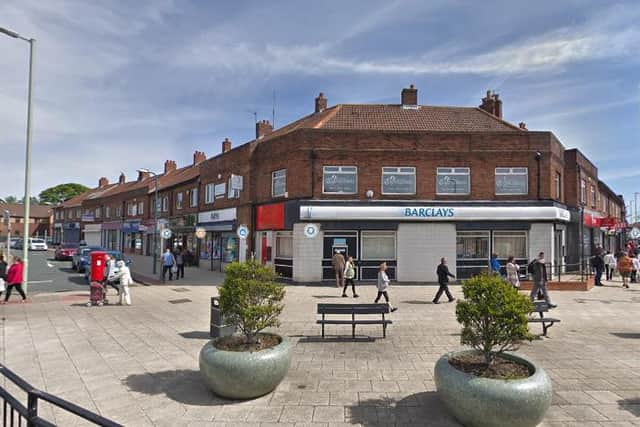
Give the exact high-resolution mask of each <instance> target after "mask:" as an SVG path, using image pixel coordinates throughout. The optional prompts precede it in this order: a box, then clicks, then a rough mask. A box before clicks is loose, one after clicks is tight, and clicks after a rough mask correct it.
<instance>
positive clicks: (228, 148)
mask: <svg viewBox="0 0 640 427" xmlns="http://www.w3.org/2000/svg"><path fill="white" fill-rule="evenodd" d="M227 151H231V141H229V138H225V139H224V141H222V152H223V153H226V152H227Z"/></svg>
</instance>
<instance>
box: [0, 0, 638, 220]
mask: <svg viewBox="0 0 640 427" xmlns="http://www.w3.org/2000/svg"><path fill="white" fill-rule="evenodd" d="M516 3H518V4H516ZM638 22H640V2H637V1H629V2H613V1H589V0H563V1H557V0H554V1H546V0H542V1H536V2H528V1H526V2H525V1H522V2H514V1H512V0H507V1H489V0H486V1H483V2H466V1H456V0H443V1H438V0H430V1H428V2H425V1H422V0H415V1H413V0H407V1H393V0H383V1H374V0H367V1H346V0H341V1H322V2H299V1H276V2H265V1H242V0H236V1H234V2H226V1H205V0H193V1H187V0H175V1H172V0H136V1H135V2H133V1H129V0H122V1H118V0H110V1H106V0H102V1H93V2H87V1H73V0H46V1H42V0H3V1H1V2H0V26H3V27H6V28H10V29H12V30H14V31H16V32H19V33H20V34H22V35H24V36H26V37H33V38H35V39H37V45H36V59H35V72H34V79H35V80H34V82H35V84H34V132H33V144H32V186H31V189H32V194H37V193H39V192H40V191H41V190H43V189H45V188H47V187H49V186H52V185H56V184H59V183H64V182H79V183H82V184H85V185H87V186H90V187H95V186H96V185H97V182H98V179H99V178H100V177H101V176H106V177H107V178H109V180H110V181H112V182H113V181H116V180H117V177H118V175H119V174H120V172H124V173H125V175H126V176H127V177H128V178H129V179H135V178H136V175H137V173H136V170H137V169H138V168H149V169H151V170H157V171H162V168H163V164H164V161H165V160H167V159H172V160H175V161H177V163H178V165H179V167H180V166H185V165H187V164H189V163H190V162H191V161H192V158H193V152H194V151H196V150H201V151H204V152H205V153H206V155H207V156H208V157H210V156H213V155H216V154H218V153H219V152H220V150H221V141H222V140H223V139H224V138H225V137H228V138H229V139H231V140H232V141H233V144H234V146H236V145H239V144H242V143H245V142H247V141H249V140H251V139H253V137H254V135H255V125H254V123H255V121H254V117H256V116H257V118H258V119H259V120H262V119H268V120H271V119H272V114H273V106H274V104H275V125H276V127H280V126H283V125H284V124H286V123H288V122H291V121H293V120H295V119H297V118H299V117H301V116H303V115H306V114H309V113H311V112H312V111H313V106H314V97H315V96H317V95H318V93H319V92H324V93H325V96H326V97H327V98H328V100H329V105H335V104H338V103H390V104H393V103H399V97H400V90H401V89H402V87H406V86H408V85H409V84H410V83H413V84H415V85H416V87H417V88H418V90H419V92H418V94H419V103H420V104H423V105H456V106H477V105H479V104H480V99H481V98H482V97H483V96H484V93H485V92H486V90H488V89H491V90H494V91H496V92H498V93H499V94H500V97H501V99H502V100H503V114H504V118H505V119H506V120H508V121H511V122H512V123H518V122H521V121H523V122H526V124H527V127H528V128H529V129H531V130H549V131H552V132H553V133H554V134H555V135H556V136H557V137H558V138H559V139H560V141H561V142H562V143H563V145H564V146H565V147H567V148H574V147H576V148H579V149H580V150H581V151H582V152H583V153H585V154H586V155H587V156H588V157H589V158H590V159H591V160H592V161H593V162H594V163H595V164H596V166H597V167H598V171H599V176H600V178H601V179H603V180H604V181H605V182H607V184H608V185H609V186H610V187H611V188H612V189H613V190H614V191H616V192H618V193H621V194H624V196H625V199H626V200H627V202H628V201H629V200H630V199H633V196H634V193H635V192H637V191H640V185H638V183H640V168H639V167H638V164H639V163H638V162H639V160H640V147H639V146H638V143H639V142H640V141H639V137H638V135H639V134H640V132H639V131H640V72H639V65H640V25H637V23H638ZM28 59H29V49H28V44H27V43H25V42H22V41H20V40H16V39H12V38H9V37H5V36H4V35H2V34H0V153H2V154H0V196H7V195H18V196H19V197H21V196H22V195H23V194H24V159H25V153H24V152H25V134H26V99H27V87H28V79H27V75H28V65H29V61H28ZM274 99H275V103H274ZM254 114H256V116H254ZM639 210H640V208H639Z"/></svg>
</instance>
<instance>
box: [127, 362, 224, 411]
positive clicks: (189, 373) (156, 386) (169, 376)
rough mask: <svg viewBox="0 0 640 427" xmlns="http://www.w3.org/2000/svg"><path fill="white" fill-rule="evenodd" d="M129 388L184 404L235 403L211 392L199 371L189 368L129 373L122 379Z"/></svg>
mask: <svg viewBox="0 0 640 427" xmlns="http://www.w3.org/2000/svg"><path fill="white" fill-rule="evenodd" d="M123 384H124V385H126V386H127V387H128V388H129V390H131V391H135V392H138V393H144V394H148V395H152V396H155V395H162V394H163V395H165V396H167V397H168V398H169V399H171V400H173V401H176V402H180V403H184V404H186V405H199V406H211V405H229V404H232V403H236V401H234V400H227V399H223V398H221V397H218V396H216V395H215V394H213V393H212V392H211V391H210V390H209V389H208V388H207V386H206V385H205V383H204V381H203V379H202V377H201V376H200V372H199V371H196V370H190V369H179V370H173V371H162V372H153V373H146V374H134V375H129V376H128V377H127V378H126V379H124V380H123Z"/></svg>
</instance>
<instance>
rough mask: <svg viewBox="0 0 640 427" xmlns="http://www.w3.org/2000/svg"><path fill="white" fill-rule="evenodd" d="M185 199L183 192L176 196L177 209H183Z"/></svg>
mask: <svg viewBox="0 0 640 427" xmlns="http://www.w3.org/2000/svg"><path fill="white" fill-rule="evenodd" d="M183 198H184V193H183V192H182V191H181V192H179V193H178V194H176V209H182V203H183Z"/></svg>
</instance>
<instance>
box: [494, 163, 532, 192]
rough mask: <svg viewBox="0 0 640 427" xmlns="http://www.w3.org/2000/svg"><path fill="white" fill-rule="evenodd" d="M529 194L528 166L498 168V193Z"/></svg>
mask: <svg viewBox="0 0 640 427" xmlns="http://www.w3.org/2000/svg"><path fill="white" fill-rule="evenodd" d="M520 194H529V170H528V169H527V168H496V195H520Z"/></svg>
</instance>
